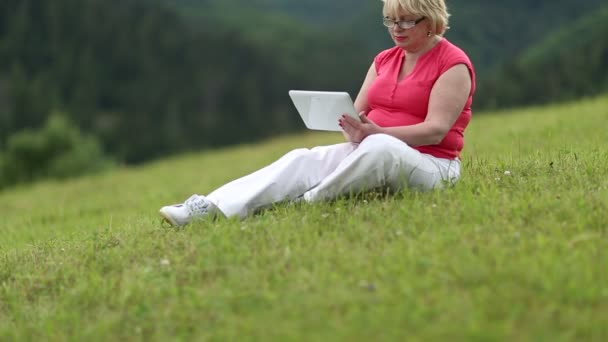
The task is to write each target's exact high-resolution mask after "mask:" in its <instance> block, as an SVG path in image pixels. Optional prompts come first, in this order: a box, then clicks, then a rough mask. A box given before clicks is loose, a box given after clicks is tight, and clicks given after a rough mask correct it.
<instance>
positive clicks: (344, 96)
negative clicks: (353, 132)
mask: <svg viewBox="0 0 608 342" xmlns="http://www.w3.org/2000/svg"><path fill="white" fill-rule="evenodd" d="M289 97H291V100H292V101H293V104H294V105H295V106H296V109H297V110H298V113H300V116H301V117H302V120H303V121H304V124H305V125H306V127H307V128H308V129H314V130H321V131H341V130H342V128H341V127H340V125H338V119H340V117H341V116H342V114H347V115H350V116H352V117H353V118H355V119H357V120H360V119H359V115H358V114H357V111H356V110H355V106H354V105H353V100H352V99H351V98H350V95H348V93H347V92H339V91H309V90H290V91H289Z"/></svg>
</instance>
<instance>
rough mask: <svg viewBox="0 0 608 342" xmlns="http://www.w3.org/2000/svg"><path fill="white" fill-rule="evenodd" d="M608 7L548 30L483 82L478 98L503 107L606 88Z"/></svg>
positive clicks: (577, 95)
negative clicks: (545, 35) (532, 45)
mask: <svg viewBox="0 0 608 342" xmlns="http://www.w3.org/2000/svg"><path fill="white" fill-rule="evenodd" d="M606 36H608V6H605V7H603V8H601V9H600V10H598V11H596V12H594V13H592V14H590V15H588V16H586V17H584V18H582V19H580V20H578V21H576V22H573V23H571V24H570V25H569V26H568V27H565V28H564V29H562V30H560V31H557V32H554V33H552V34H551V35H549V36H548V37H547V38H546V39H545V40H544V41H543V42H541V43H539V44H537V45H536V46H534V47H533V48H531V49H529V50H528V51H526V52H525V53H523V54H521V55H520V56H519V57H517V58H516V59H514V60H513V61H511V62H509V63H505V64H502V65H500V66H499V67H498V68H497V69H496V70H495V71H494V72H493V73H492V74H491V75H489V76H488V77H487V78H486V79H484V80H483V81H482V82H481V83H480V86H479V93H478V96H477V103H478V104H479V105H481V106H484V107H505V106H514V105H521V104H534V103H546V102H556V101H565V100H569V99H573V98H577V97H581V96H591V95H595V94H598V93H602V92H606V91H608V40H606Z"/></svg>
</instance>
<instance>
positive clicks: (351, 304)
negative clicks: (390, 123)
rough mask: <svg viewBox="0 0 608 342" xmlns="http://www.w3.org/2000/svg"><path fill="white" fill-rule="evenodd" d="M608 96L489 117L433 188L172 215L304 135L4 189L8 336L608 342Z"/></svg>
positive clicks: (1, 266)
mask: <svg viewBox="0 0 608 342" xmlns="http://www.w3.org/2000/svg"><path fill="white" fill-rule="evenodd" d="M607 108H608V97H603V98H595V99H587V100H584V101H579V102H573V103H568V104H563V105H561V106H553V107H545V108H543V107H537V108H528V109H521V110H514V111H510V112H501V113H494V114H492V113H488V114H489V115H483V116H482V115H479V116H476V117H475V118H474V119H473V121H472V124H471V127H470V129H469V130H468V132H467V133H468V134H467V145H466V150H465V154H464V155H463V165H464V177H463V180H462V182H461V183H460V184H459V185H458V186H456V187H455V188H452V189H448V190H446V191H443V192H437V193H434V192H433V193H424V194H420V193H404V194H401V195H398V196H394V197H384V196H381V195H378V196H367V197H366V198H365V199H361V200H353V201H345V200H340V201H336V202H335V203H326V204H318V205H301V206H277V207H276V208H274V209H272V210H268V211H265V212H263V213H262V214H260V215H258V216H254V217H251V218H249V219H247V220H244V221H238V220H223V221H218V222H215V223H198V224H194V225H192V226H189V227H187V228H186V229H183V230H173V229H167V228H162V227H161V226H160V222H159V218H158V216H157V210H158V208H159V207H160V206H161V205H164V204H167V203H171V202H174V201H177V200H181V199H184V198H185V197H187V196H188V195H190V194H191V193H193V192H198V193H206V192H209V191H210V190H212V189H214V188H215V187H217V186H219V185H221V184H223V183H224V182H226V181H228V180H231V179H233V178H235V177H238V176H241V175H244V174H246V173H248V172H251V171H253V170H255V169H256V168H259V167H261V166H263V165H266V164H267V163H269V162H270V161H272V160H274V159H276V158H277V157H278V156H280V155H282V154H283V153H284V152H286V151H287V150H289V149H291V148H294V147H301V146H314V145H317V144H323V143H332V142H337V141H340V140H341V138H340V136H339V135H336V134H312V133H311V134H304V135H298V136H288V137H282V138H277V139H274V140H271V141H267V142H264V143H260V144H256V145H243V146H240V147H236V148H231V149H224V150H217V151H213V152H209V153H204V154H191V155H184V156H181V157H176V158H173V159H169V160H165V161H162V162H158V163H154V164H149V165H146V166H143V167H138V168H128V169H122V170H118V171H114V172H110V173H106V174H102V175H98V176H94V177H87V178H81V179H78V180H74V181H70V182H60V183H57V182H47V183H41V184H37V185H34V186H30V187H23V188H18V189H14V190H10V191H6V192H2V193H0V203H1V205H0V216H1V217H2V220H0V232H2V234H0V258H2V262H1V263H0V284H2V286H1V287H0V340H41V339H43V340H146V341H150V340H158V341H161V340H169V339H183V340H204V339H214V340H227V339H232V340H234V339H237V338H238V339H242V338H245V339H252V340H268V339H277V340H286V339H287V340H372V339H373V340H382V339H383V340H402V339H403V338H406V337H408V338H409V339H412V340H448V339H449V340H535V341H537V340H597V341H600V340H605V339H606V338H608V285H607V284H608V273H607V272H606V265H607V263H608V238H607V233H608V232H607V230H606V229H607V225H606V224H607V222H608V150H606V147H605V146H606V139H607V138H608V135H607V133H606V130H605V127H604V126H605V125H604V124H603V123H605V119H606V117H607V114H608V109H607Z"/></svg>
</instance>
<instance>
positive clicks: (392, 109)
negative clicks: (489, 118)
mask: <svg viewBox="0 0 608 342" xmlns="http://www.w3.org/2000/svg"><path fill="white" fill-rule="evenodd" d="M405 58H407V56H406V52H405V51H404V50H403V49H401V48H399V47H394V48H392V49H388V50H384V51H382V52H380V53H379V54H378V55H377V56H376V58H374V65H375V66H376V72H377V76H376V79H375V80H374V82H373V83H372V85H371V86H370V88H369V91H368V93H367V101H368V105H369V109H370V111H369V112H368V114H367V116H368V117H369V118H370V119H371V120H372V121H373V122H375V123H376V124H378V125H379V126H381V127H394V126H409V125H415V124H419V123H421V122H423V121H424V120H425V118H426V116H427V112H428V106H429V97H430V94H431V89H432V88H433V85H434V84H435V82H436V81H437V79H438V78H439V76H441V74H443V73H444V72H445V71H447V70H448V69H450V68H451V67H453V66H454V65H457V64H464V65H466V66H467V68H468V69H469V73H470V74H471V92H470V93H469V98H468V99H467V102H466V104H465V105H464V108H463V109H462V112H461V113H460V116H458V119H457V120H456V122H455V123H454V126H452V128H451V129H450V131H449V132H448V133H447V135H446V136H445V138H444V139H443V140H442V141H441V142H440V143H439V144H437V145H426V146H417V147H414V148H415V149H417V150H418V151H420V152H421V153H427V154H430V155H432V156H434V157H437V158H448V159H454V158H457V157H458V156H460V151H462V148H463V146H464V130H465V128H466V127H467V125H468V124H469V121H470V120H471V103H472V102H473V94H474V92H475V71H474V69H473V64H472V63H471V61H470V60H469V57H468V56H467V55H466V54H465V53H464V52H463V51H462V50H461V49H460V48H458V47H456V46H455V45H453V44H452V43H450V42H449V41H448V40H447V39H445V38H442V39H441V41H440V42H439V43H437V45H435V46H434V47H433V48H432V49H431V50H429V51H427V52H426V53H425V54H423V55H422V56H420V57H418V60H417V61H416V66H415V67H414V70H412V72H411V73H410V74H408V75H407V76H406V77H405V78H403V79H402V80H400V81H397V78H398V76H399V71H400V70H401V65H402V64H403V61H404V59H405Z"/></svg>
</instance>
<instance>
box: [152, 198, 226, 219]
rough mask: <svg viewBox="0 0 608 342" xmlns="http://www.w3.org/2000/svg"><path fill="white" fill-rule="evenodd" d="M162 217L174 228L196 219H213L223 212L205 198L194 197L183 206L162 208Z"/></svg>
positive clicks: (176, 205)
mask: <svg viewBox="0 0 608 342" xmlns="http://www.w3.org/2000/svg"><path fill="white" fill-rule="evenodd" d="M160 215H161V216H162V217H163V218H164V219H165V220H166V221H167V222H169V224H171V225H172V226H174V227H179V226H184V225H186V224H188V223H190V222H191V221H192V220H196V219H203V218H211V219H213V218H215V217H217V216H218V215H221V212H220V210H219V209H218V208H217V206H216V205H215V204H213V203H211V201H209V200H208V199H207V198H205V196H200V195H192V196H190V198H188V199H187V200H186V201H185V202H184V203H183V204H174V205H168V206H164V207H162V208H160Z"/></svg>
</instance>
